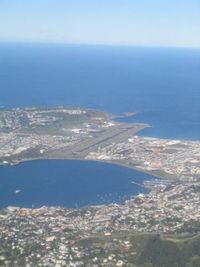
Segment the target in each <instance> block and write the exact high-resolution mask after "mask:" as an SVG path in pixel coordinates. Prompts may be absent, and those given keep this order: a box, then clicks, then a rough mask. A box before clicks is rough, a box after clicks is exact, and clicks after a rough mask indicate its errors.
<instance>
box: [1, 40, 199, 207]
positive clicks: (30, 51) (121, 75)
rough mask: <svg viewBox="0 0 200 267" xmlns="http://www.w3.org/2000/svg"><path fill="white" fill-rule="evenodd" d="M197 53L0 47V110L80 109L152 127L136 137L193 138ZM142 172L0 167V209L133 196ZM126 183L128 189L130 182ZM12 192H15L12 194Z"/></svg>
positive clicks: (93, 166)
mask: <svg viewBox="0 0 200 267" xmlns="http://www.w3.org/2000/svg"><path fill="white" fill-rule="evenodd" d="M199 103H200V50H197V49H177V48H144V47H142V48H139V47H117V46H116V47H112V46H86V45H85V46H79V45H55V44H54V45H47V44H37V45H36V44H6V43H4V44H3V43H2V44H0V107H1V106H2V107H27V106H58V105H59V106H60V105H64V106H81V107H90V108H97V109H101V110H105V111H109V112H112V113H114V114H122V113H123V112H133V111H134V112H137V113H138V115H137V116H133V117H129V118H126V119H123V120H124V121H129V122H136V121H138V122H145V123H149V124H150V125H151V126H152V127H151V128H148V129H145V130H143V131H141V132H140V133H139V134H140V135H146V136H155V137H162V138H177V139H191V140H199V139H200V104H199ZM132 177H134V178H138V177H139V180H140V181H142V180H143V179H146V176H145V175H144V174H140V173H138V172H134V171H133V170H130V169H127V168H124V167H121V166H113V165H109V164H103V163H92V162H84V161H83V162H78V161H77V162H73V161H65V162H63V161H59V162H58V161H53V162H52V164H48V162H46V161H42V162H41V161H36V162H35V161H33V162H27V163H23V164H20V165H17V166H13V167H0V181H1V187H0V207H2V206H5V205H21V206H29V207H30V206H32V205H33V206H34V205H35V206H40V205H64V206H76V205H78V206H82V205H88V204H100V203H105V202H112V201H120V200H122V199H124V198H128V197H129V196H130V195H132V194H133V195H134V194H137V193H138V192H139V190H140V189H141V187H139V189H138V188H137V187H135V188H134V186H130V181H131V179H132ZM131 185H133V184H131ZM15 190H21V191H20V192H19V193H17V194H16V192H15Z"/></svg>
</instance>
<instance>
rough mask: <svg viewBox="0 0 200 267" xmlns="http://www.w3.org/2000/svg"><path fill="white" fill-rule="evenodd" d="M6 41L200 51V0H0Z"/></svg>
mask: <svg viewBox="0 0 200 267" xmlns="http://www.w3.org/2000/svg"><path fill="white" fill-rule="evenodd" d="M0 42H45V43H46V42H47V43H51V42H53V43H70V44H71V43H74V44H108V45H136V46H175V47H195V48H200V0H0Z"/></svg>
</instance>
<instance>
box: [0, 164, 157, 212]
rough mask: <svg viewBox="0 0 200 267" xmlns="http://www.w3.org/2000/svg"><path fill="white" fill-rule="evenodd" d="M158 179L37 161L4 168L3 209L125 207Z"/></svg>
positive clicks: (111, 167)
mask: <svg viewBox="0 0 200 267" xmlns="http://www.w3.org/2000/svg"><path fill="white" fill-rule="evenodd" d="M154 178H155V177H153V176H151V175H148V174H145V173H141V172H138V171H135V170H133V169H130V168H126V167H123V166H120V165H115V164H110V163H102V162H95V161H81V160H33V161H27V162H23V163H20V164H18V165H14V166H0V185H1V186H0V208H4V207H7V206H19V207H26V208H32V207H41V206H44V205H45V206H62V207H67V208H75V207H83V206H86V205H100V204H109V203H122V202H123V201H124V200H126V199H129V198H130V197H132V196H134V195H137V194H139V193H146V192H147V189H145V188H144V187H142V186H139V185H136V184H134V183H133V182H136V183H138V184H141V185H142V183H143V181H145V180H151V179H154Z"/></svg>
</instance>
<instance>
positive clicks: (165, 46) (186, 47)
mask: <svg viewBox="0 0 200 267" xmlns="http://www.w3.org/2000/svg"><path fill="white" fill-rule="evenodd" d="M0 44H27V45H29V44H33V45H66V46H102V47H106V46H107V47H127V48H163V49H189V50H200V47H195V46H175V45H156V44H117V43H115V44H112V43H86V42H83V43H78V42H77V43H76V42H54V41H49V42H47V41H28V40H26V41H6V40H0Z"/></svg>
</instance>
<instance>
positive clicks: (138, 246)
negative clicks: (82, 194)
mask: <svg viewBox="0 0 200 267" xmlns="http://www.w3.org/2000/svg"><path fill="white" fill-rule="evenodd" d="M112 118H113V116H112V115H111V114H108V113H106V112H102V111H98V110H92V109H83V108H64V107H58V108H16V109H1V110H0V163H1V164H17V163H19V162H21V161H25V160H33V159H83V160H100V161H105V162H113V163H116V164H123V165H125V166H127V167H131V168H135V169H138V170H141V171H143V172H149V173H151V174H153V175H154V176H158V177H160V178H161V179H158V180H156V181H153V182H146V184H145V186H147V187H149V188H150V193H149V194H147V195H141V194H140V195H138V196H136V197H133V198H131V199H129V200H127V201H125V202H124V203H122V204H116V203H113V204H109V205H101V206H91V207H84V208H81V209H68V208H64V207H41V208H37V209H27V208H19V207H7V208H5V209H1V210H0V244H1V245H0V266H30V267H32V266H48V267H49V266H52V267H53V266H57V267H60V266H70V267H74V266H77V267H78V266H93V267H94V266H96V267H98V266H105V267H106V266H110V267H111V266H130V267H136V266H139V267H147V266H149V267H154V266H156V267H157V266H164V267H166V266H170V267H177V266H178V267H179V266H181V267H187V266H199V265H198V264H199V263H200V254H199V249H198V248H199V244H200V239H199V233H200V223H199V220H200V205H199V203H200V194H199V193H200V142H199V141H186V140H167V139H158V138H149V137H140V136H138V135H137V133H138V132H139V131H141V130H142V129H144V128H146V127H149V125H147V124H142V123H134V124H132V123H131V124H130V123H122V122H117V121H115V120H113V119H112ZM150 248H151V249H150ZM166 251H167V252H166ZM166 253H167V255H168V257H166ZM193 263H194V265H192V264H193ZM190 264H191V265H190ZM195 264H196V265H195Z"/></svg>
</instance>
